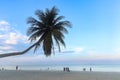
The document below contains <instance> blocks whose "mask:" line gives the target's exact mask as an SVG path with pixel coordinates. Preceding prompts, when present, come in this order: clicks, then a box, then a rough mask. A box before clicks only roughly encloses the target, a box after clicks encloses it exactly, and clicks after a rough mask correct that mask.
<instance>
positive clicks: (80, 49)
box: [74, 47, 84, 53]
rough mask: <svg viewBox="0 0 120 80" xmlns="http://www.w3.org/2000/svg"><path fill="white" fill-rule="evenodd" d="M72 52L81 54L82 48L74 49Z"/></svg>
mask: <svg viewBox="0 0 120 80" xmlns="http://www.w3.org/2000/svg"><path fill="white" fill-rule="evenodd" d="M74 51H75V52H76V53H81V52H82V51H84V48H83V47H76V48H75V49H74Z"/></svg>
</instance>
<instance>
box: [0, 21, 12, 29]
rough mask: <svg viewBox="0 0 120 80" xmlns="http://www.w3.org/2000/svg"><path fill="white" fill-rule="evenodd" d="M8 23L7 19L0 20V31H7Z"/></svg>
mask: <svg viewBox="0 0 120 80" xmlns="http://www.w3.org/2000/svg"><path fill="white" fill-rule="evenodd" d="M9 29H10V24H9V23H8V22H7V21H0V31H8V30H9Z"/></svg>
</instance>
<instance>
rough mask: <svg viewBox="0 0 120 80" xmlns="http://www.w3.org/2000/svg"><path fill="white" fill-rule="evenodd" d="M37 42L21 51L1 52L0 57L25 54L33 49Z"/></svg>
mask: <svg viewBox="0 0 120 80" xmlns="http://www.w3.org/2000/svg"><path fill="white" fill-rule="evenodd" d="M36 44H37V42H36V43H34V44H33V45H31V46H30V47H28V48H27V49H25V50H24V51H21V52H11V53H4V54H0V58H3V57H9V56H16V55H22V54H25V53H26V52H28V51H29V50H30V49H32V48H33V47H34V46H35V45H36Z"/></svg>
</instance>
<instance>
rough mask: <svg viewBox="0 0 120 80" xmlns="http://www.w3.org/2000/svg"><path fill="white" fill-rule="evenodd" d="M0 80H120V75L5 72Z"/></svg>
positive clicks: (73, 72) (115, 73) (102, 73)
mask: <svg viewBox="0 0 120 80" xmlns="http://www.w3.org/2000/svg"><path fill="white" fill-rule="evenodd" d="M0 80H120V73H119V72H82V71H81V72H77V71H76V72H75V71H71V72H63V71H25V70H24V71H22V70H19V71H14V70H13V71H12V70H4V71H0Z"/></svg>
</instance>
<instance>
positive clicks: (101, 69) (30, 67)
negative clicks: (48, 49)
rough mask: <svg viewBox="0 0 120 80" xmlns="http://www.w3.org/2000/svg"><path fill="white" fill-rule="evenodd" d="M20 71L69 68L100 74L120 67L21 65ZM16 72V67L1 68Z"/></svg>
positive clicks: (119, 70)
mask: <svg viewBox="0 0 120 80" xmlns="http://www.w3.org/2000/svg"><path fill="white" fill-rule="evenodd" d="M18 67H19V70H50V71H57V70H59V71H63V68H64V67H69V69H70V70H71V71H83V68H85V69H86V71H90V68H92V71H99V72H120V65H60V66H58V65H37V66H35V65H19V66H18ZM2 68H4V69H5V70H15V69H16V66H1V69H2Z"/></svg>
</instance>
